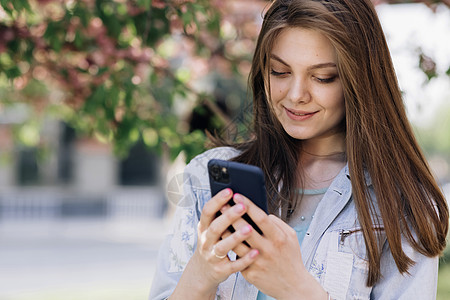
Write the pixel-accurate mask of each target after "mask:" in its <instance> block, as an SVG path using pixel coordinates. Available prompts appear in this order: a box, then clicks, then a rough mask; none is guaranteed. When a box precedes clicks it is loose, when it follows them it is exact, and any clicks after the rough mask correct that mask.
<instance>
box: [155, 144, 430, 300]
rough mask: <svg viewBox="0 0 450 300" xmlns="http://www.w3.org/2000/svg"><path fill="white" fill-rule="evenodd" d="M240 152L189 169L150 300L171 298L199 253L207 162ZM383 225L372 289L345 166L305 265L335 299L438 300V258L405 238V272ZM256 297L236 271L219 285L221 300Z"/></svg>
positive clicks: (318, 216) (315, 224)
mask: <svg viewBox="0 0 450 300" xmlns="http://www.w3.org/2000/svg"><path fill="white" fill-rule="evenodd" d="M238 154H239V152H238V151H237V150H235V149H233V148H228V147H220V148H215V149H212V150H209V151H206V152H204V153H203V154H201V155H199V156H197V157H196V158H194V159H193V160H192V161H191V162H190V163H189V164H188V165H187V166H186V169H185V173H184V183H183V185H184V187H183V190H184V195H183V197H182V198H181V200H180V201H179V202H178V205H177V209H176V212H175V215H174V224H173V229H172V231H171V232H170V233H169V234H168V236H167V237H166V239H165V241H164V243H163V245H162V246H161V248H160V252H159V255H158V262H157V270H156V274H155V277H154V280H153V284H152V288H151V292H150V299H151V300H156V299H165V298H167V297H169V296H170V294H171V293H172V292H173V290H174V289H175V286H176V285H177V282H178V280H179V278H180V276H181V274H182V272H183V270H184V268H185V266H186V264H187V263H188V261H189V259H190V257H191V256H192V254H193V253H194V249H195V247H196V243H197V223H198V221H199V219H200V214H201V211H202V208H203V205H204V204H205V203H206V201H208V200H209V199H210V198H211V192H210V189H209V179H208V172H207V163H208V161H209V160H210V159H212V158H217V159H225V160H226V159H230V158H232V157H234V156H236V155H238ZM366 181H367V184H368V186H369V189H370V190H371V196H372V199H375V196H374V193H373V189H372V188H371V182H370V178H369V177H368V176H367V177H366ZM375 207H377V206H376V203H375ZM379 226H380V225H379ZM380 227H381V228H377V230H381V236H382V244H383V246H382V254H381V262H380V268H381V278H380V280H379V281H378V282H377V283H376V284H375V285H374V286H373V287H367V285H366V280H367V273H368V263H367V260H366V247H365V244H364V238H363V235H362V232H361V230H360V229H361V228H360V225H359V221H358V217H357V211H356V208H355V203H354V201H353V199H352V188H351V178H350V176H349V170H348V166H345V167H344V168H343V169H342V170H341V171H340V173H339V174H338V176H337V177H336V178H335V179H334V181H333V182H332V184H331V186H330V187H329V189H328V191H327V192H326V194H325V195H324V197H323V199H322V200H321V202H320V203H319V205H318V207H317V209H316V212H315V214H314V219H313V220H312V222H311V225H310V226H309V229H308V232H307V234H306V236H305V238H304V240H303V242H302V244H301V253H302V260H303V264H304V265H305V267H306V268H307V270H309V272H310V274H312V275H313V276H314V277H315V278H316V279H317V280H318V281H319V282H320V284H321V285H322V287H323V288H324V289H325V290H326V291H327V292H328V293H329V294H330V295H331V297H332V298H333V299H408V300H410V299H435V298H436V289H437V276H438V257H433V258H429V257H426V256H424V255H422V254H420V253H419V252H417V251H416V250H414V249H413V248H412V247H411V246H410V244H409V243H408V242H407V240H406V239H405V237H403V236H402V246H403V250H404V252H405V253H406V255H408V256H409V257H410V258H411V259H412V260H413V261H415V264H414V265H413V266H412V267H411V268H410V269H409V274H401V273H400V272H399V271H398V269H397V266H396V264H395V262H394V259H393V257H392V254H391V252H390V249H389V244H388V243H387V240H386V238H385V235H384V231H383V229H382V225H381V226H380ZM280 259H281V258H280ZM257 294H258V290H257V288H256V287H255V286H253V285H252V284H250V283H249V282H247V281H246V280H245V278H244V277H243V276H242V274H240V273H235V274H232V275H230V276H229V277H228V279H227V280H225V281H224V282H222V283H221V284H220V285H219V287H218V289H217V292H216V299H218V300H224V299H235V300H243V299H251V300H255V299H256V297H257Z"/></svg>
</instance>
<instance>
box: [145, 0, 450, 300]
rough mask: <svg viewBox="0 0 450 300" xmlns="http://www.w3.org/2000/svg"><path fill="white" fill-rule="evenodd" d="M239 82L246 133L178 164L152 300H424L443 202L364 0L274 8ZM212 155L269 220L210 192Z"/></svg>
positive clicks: (244, 203) (429, 294)
mask: <svg viewBox="0 0 450 300" xmlns="http://www.w3.org/2000/svg"><path fill="white" fill-rule="evenodd" d="M250 84H251V87H252V91H253V99H254V100H253V101H254V128H253V129H254V139H253V140H251V141H249V142H247V143H244V144H239V145H233V147H219V148H215V149H212V150H209V151H207V152H205V153H203V154H202V155H199V156H198V157H196V158H195V159H193V160H192V161H191V162H190V164H189V165H188V166H187V167H186V171H185V174H186V181H185V200H184V201H183V203H184V204H185V205H184V206H183V207H179V208H178V209H177V213H176V216H175V221H176V224H175V228H174V231H173V232H172V233H171V234H170V235H169V236H168V238H167V239H166V241H165V243H164V245H163V247H162V249H161V252H160V256H159V261H158V271H157V274H156V276H155V281H154V283H153V287H152V291H151V296H150V298H151V299H164V298H167V297H169V298H170V299H214V297H216V299H272V298H271V297H273V298H275V299H369V298H370V299H407V298H408V297H409V298H411V299H433V298H435V294H436V284H437V272H438V255H439V254H440V253H441V252H442V251H443V249H444V248H445V238H446V234H447V231H448V218H449V215H448V207H447V204H446V201H445V199H444V197H443V195H442V193H441V192H440V190H439V188H438V186H437V185H436V182H435V181H434V179H433V177H432V175H431V172H430V170H429V168H428V166H427V164H426V162H425V159H424V157H423V155H422V153H421V151H420V149H419V147H418V145H417V143H416V141H415V138H414V136H413V133H412V130H411V128H410V125H409V124H408V121H407V118H406V115H405V109H404V107H403V103H402V98H401V93H400V90H399V87H398V84H397V81H396V77H395V73H394V70H393V66H392V63H391V60H390V55H389V51H388V48H387V45H386V42H385V39H384V35H383V32H382V29H381V26H380V23H379V20H378V18H377V16H376V13H375V10H374V8H373V6H372V4H371V3H370V1H369V0H316V1H313V0H290V1H288V0H276V1H274V2H273V3H272V5H271V6H270V8H269V9H268V10H267V12H266V14H265V16H264V21H263V25H262V29H261V32H260V35H259V38H258V42H257V45H256V51H255V55H254V59H253V64H252V70H251V74H250ZM211 158H221V159H232V160H235V161H239V162H244V163H248V164H252V165H257V166H259V167H260V168H261V169H262V170H263V171H264V173H265V176H266V184H267V194H268V198H269V210H270V213H271V214H270V215H266V214H265V213H264V212H262V211H261V210H260V209H259V208H257V206H256V205H254V204H253V203H252V202H251V201H250V199H247V198H245V197H244V196H242V195H239V194H233V192H232V191H230V190H224V191H222V192H220V193H219V194H217V195H216V196H214V197H212V198H211V194H210V191H209V184H208V177H207V171H206V164H207V162H208V161H209V159H211ZM231 198H232V199H233V200H234V202H235V203H236V204H235V205H234V206H232V207H230V206H229V205H228V204H227V202H228V200H230V199H231ZM217 211H221V212H222V214H221V215H220V216H219V217H217V218H216V217H215V215H216V212H217ZM244 213H247V214H248V215H250V217H251V218H252V219H253V221H254V222H255V223H256V225H257V226H258V227H259V228H260V229H261V230H262V232H263V234H262V235H260V234H259V233H258V232H257V231H256V230H254V229H253V228H252V227H251V226H250V225H249V224H247V223H246V222H245V221H244V220H243V219H242V218H241V216H242V215H243V214H244ZM197 224H198V225H197ZM229 225H233V226H234V228H235V229H236V231H235V232H234V233H231V232H229V231H227V228H228V227H229ZM244 241H246V243H243V242H244Z"/></svg>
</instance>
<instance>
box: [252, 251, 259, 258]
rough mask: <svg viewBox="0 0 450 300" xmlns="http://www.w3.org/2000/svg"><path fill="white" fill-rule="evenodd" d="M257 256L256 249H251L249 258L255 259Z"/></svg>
mask: <svg viewBox="0 0 450 300" xmlns="http://www.w3.org/2000/svg"><path fill="white" fill-rule="evenodd" d="M258 254H259V251H258V250H257V249H253V250H252V251H250V258H255V257H257V256H258Z"/></svg>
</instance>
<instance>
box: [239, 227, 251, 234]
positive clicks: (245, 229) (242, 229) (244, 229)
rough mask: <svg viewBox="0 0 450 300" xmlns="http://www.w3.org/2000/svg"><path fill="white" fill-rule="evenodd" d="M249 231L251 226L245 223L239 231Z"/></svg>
mask: <svg viewBox="0 0 450 300" xmlns="http://www.w3.org/2000/svg"><path fill="white" fill-rule="evenodd" d="M250 231H252V226H250V225H246V226H243V227H242V228H241V233H243V234H247V233H250Z"/></svg>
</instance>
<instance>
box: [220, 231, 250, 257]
mask: <svg viewBox="0 0 450 300" xmlns="http://www.w3.org/2000/svg"><path fill="white" fill-rule="evenodd" d="M231 234H232V233H231V232H230V231H228V230H227V231H225V232H224V234H223V235H222V237H221V238H222V240H224V239H226V238H227V237H229V236H230V235H231ZM251 249H252V248H250V247H249V246H247V245H246V244H244V243H243V242H242V243H240V244H239V245H237V246H236V247H234V248H233V249H231V250H232V251H233V252H234V253H236V255H237V256H238V257H243V256H244V255H245V254H247V253H248V252H249V251H250V250H251Z"/></svg>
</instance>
